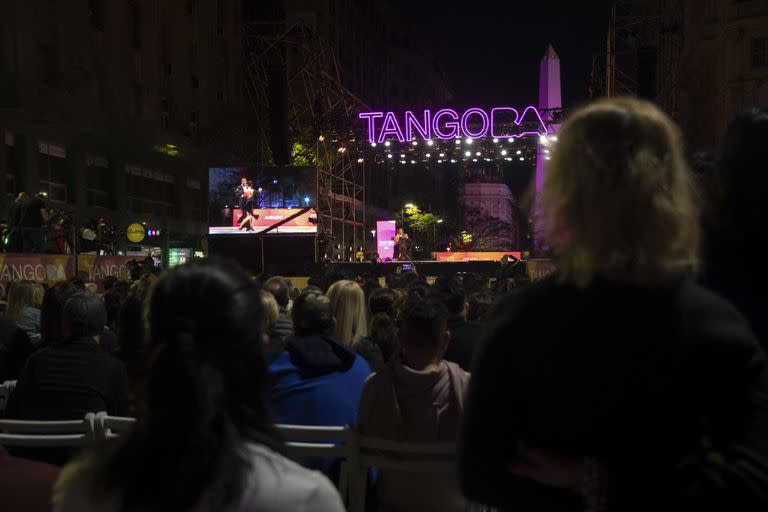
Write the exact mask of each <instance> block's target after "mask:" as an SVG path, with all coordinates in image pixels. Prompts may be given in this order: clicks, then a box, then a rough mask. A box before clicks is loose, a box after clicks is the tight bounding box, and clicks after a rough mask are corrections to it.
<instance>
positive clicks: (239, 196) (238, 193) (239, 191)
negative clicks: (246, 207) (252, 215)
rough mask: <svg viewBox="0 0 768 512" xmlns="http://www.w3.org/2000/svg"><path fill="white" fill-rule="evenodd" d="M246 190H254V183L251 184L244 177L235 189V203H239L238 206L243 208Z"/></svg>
mask: <svg viewBox="0 0 768 512" xmlns="http://www.w3.org/2000/svg"><path fill="white" fill-rule="evenodd" d="M246 188H250V189H251V190H253V183H251V181H250V180H248V178H246V177H245V176H243V177H242V178H240V184H239V185H238V186H237V187H235V201H236V202H237V206H238V207H240V208H242V207H243V201H244V197H243V196H244V192H245V189H246Z"/></svg>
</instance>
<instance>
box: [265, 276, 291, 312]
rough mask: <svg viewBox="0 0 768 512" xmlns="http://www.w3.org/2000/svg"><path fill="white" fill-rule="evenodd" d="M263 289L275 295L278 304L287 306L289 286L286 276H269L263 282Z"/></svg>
mask: <svg viewBox="0 0 768 512" xmlns="http://www.w3.org/2000/svg"><path fill="white" fill-rule="evenodd" d="M264 291H267V292H269V293H271V294H272V295H274V296H275V300H276V301H277V305H278V306H280V307H281V308H287V307H288V301H289V300H290V292H291V286H290V284H289V283H288V280H287V279H286V278H284V277H282V276H274V277H270V278H269V279H267V280H266V281H265V282H264Z"/></svg>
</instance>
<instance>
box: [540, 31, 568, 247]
mask: <svg viewBox="0 0 768 512" xmlns="http://www.w3.org/2000/svg"><path fill="white" fill-rule="evenodd" d="M562 106H563V101H562V96H561V91H560V57H558V56H557V53H556V52H555V49H554V48H552V45H551V44H550V45H549V47H548V48H547V51H546V52H545V53H544V57H543V58H542V59H541V67H540V71H539V112H540V113H541V117H542V119H543V120H544V124H545V125H546V126H547V131H548V135H547V136H545V137H541V138H540V140H539V145H538V150H537V151H536V191H535V194H536V196H535V203H534V204H535V207H534V219H533V227H534V233H533V236H534V245H533V247H534V251H535V252H537V253H540V252H542V250H543V249H544V247H543V241H542V239H541V234H542V231H543V224H542V220H541V218H540V213H541V210H540V208H539V196H540V194H541V187H542V185H543V184H544V173H545V172H546V164H547V160H548V159H549V154H548V153H547V151H549V148H548V145H549V144H550V143H551V136H552V135H553V134H555V133H557V130H558V128H559V125H557V124H554V123H553V121H554V113H555V112H556V111H559V110H560V109H561V108H562Z"/></svg>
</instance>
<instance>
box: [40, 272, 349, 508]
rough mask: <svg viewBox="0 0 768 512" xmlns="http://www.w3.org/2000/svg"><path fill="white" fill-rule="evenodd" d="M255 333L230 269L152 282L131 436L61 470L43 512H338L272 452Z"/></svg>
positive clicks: (253, 314) (259, 322) (248, 303)
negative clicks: (144, 367)
mask: <svg viewBox="0 0 768 512" xmlns="http://www.w3.org/2000/svg"><path fill="white" fill-rule="evenodd" d="M265 327H266V318H265V313H264V311H263V309H262V306H261V301H260V300H259V295H258V290H257V289H256V287H255V286H254V285H253V284H252V283H251V281H250V280H249V279H248V276H247V275H246V274H245V273H244V272H242V271H241V270H239V269H236V268H232V267H230V266H228V265H224V264H222V263H218V262H210V261H200V262H194V263H190V264H187V265H183V266H180V267H176V268H174V269H172V270H170V271H169V272H168V273H167V274H165V275H164V276H163V277H161V278H160V279H159V281H158V282H157V284H156V286H155V288H154V290H153V292H152V294H151V297H150V300H149V304H148V326H147V339H146V341H147V344H148V348H149V350H150V352H151V356H150V358H151V360H152V361H153V364H152V368H151V370H150V376H149V380H148V384H147V388H146V395H145V396H144V397H143V398H144V402H143V404H142V405H143V407H140V409H139V411H140V412H139V415H138V421H137V424H136V427H135V428H134V430H133V432H131V433H130V434H127V435H126V436H124V437H123V438H120V439H119V440H118V441H117V442H115V443H113V444H111V445H108V446H107V447H102V448H101V449H99V450H96V451H93V452H91V453H87V454H85V455H83V456H82V457H81V458H80V459H78V460H76V461H75V462H73V463H72V464H70V465H69V466H67V467H66V468H65V469H64V471H63V473H62V476H61V477H60V478H59V480H58V482H57V483H56V486H55V489H54V498H53V502H54V507H53V508H54V510H55V511H58V512H68V511H73V512H74V511H77V512H84V511H92V510H99V511H119V510H145V511H161V510H162V511H166V510H195V511H220V510H226V511H255V510H269V511H293V510H313V511H322V512H324V511H333V512H335V511H342V510H344V508H343V505H342V503H341V499H340V498H339V495H338V493H337V492H336V490H335V489H334V488H333V486H332V485H331V484H330V482H329V481H328V480H327V479H326V478H325V477H324V476H322V475H321V474H319V473H317V472H313V471H310V470H307V469H305V468H302V467H301V466H299V465H298V464H295V463H294V462H292V461H290V460H288V459H287V458H285V457H284V456H283V455H281V454H280V450H281V448H280V444H279V442H278V441H277V439H276V433H275V431H274V427H273V425H272V422H271V420H270V416H269V413H268V410H267V405H266V403H265V402H264V399H263V397H264V394H265V390H266V388H267V373H266V369H265V362H264V353H263V339H264V331H265Z"/></svg>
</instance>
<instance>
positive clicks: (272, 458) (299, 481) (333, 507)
mask: <svg viewBox="0 0 768 512" xmlns="http://www.w3.org/2000/svg"><path fill="white" fill-rule="evenodd" d="M245 451H246V453H247V456H248V458H249V459H250V460H251V464H252V466H251V471H250V473H249V474H248V475H247V477H246V479H245V489H244V490H243V496H242V499H241V506H240V507H238V509H237V511H238V512H246V511H251V510H263V509H264V508H265V507H266V508H268V509H269V510H272V511H276V512H277V511H282V510H285V511H289V510H290V511H294V510H298V511H303V510H307V511H309V510H312V511H319V512H325V511H328V512H331V511H343V510H344V505H343V504H342V501H341V497H340V496H339V493H338V491H336V488H335V487H334V486H333V484H331V482H330V481H329V480H328V478H326V477H325V475H323V474H322V473H320V472H319V471H313V470H310V469H307V468H305V467H302V466H300V465H299V464H297V463H296V462H293V461H292V460H290V459H288V458H286V457H284V456H283V455H281V454H279V453H277V452H275V451H274V450H271V449H269V448H267V447H266V446H264V445H261V444H257V443H247V444H246V445H245Z"/></svg>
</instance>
